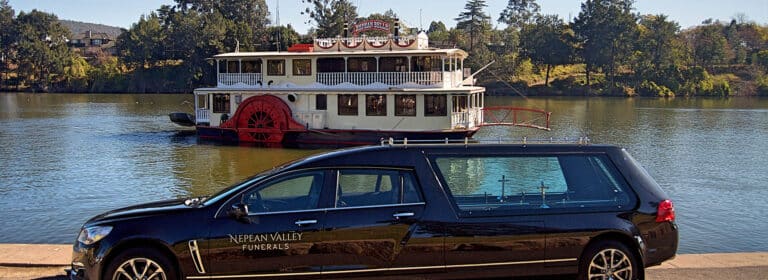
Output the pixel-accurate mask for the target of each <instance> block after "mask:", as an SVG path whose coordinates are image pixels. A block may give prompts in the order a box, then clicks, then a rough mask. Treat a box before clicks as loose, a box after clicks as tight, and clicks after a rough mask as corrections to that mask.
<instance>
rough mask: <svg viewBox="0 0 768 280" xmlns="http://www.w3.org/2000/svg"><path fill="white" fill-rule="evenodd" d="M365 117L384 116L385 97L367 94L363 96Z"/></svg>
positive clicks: (385, 112)
mask: <svg viewBox="0 0 768 280" xmlns="http://www.w3.org/2000/svg"><path fill="white" fill-rule="evenodd" d="M365 115H366V116H386V115H387V96H386V95H383V94H368V95H366V96H365Z"/></svg>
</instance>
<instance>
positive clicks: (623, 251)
mask: <svg viewBox="0 0 768 280" xmlns="http://www.w3.org/2000/svg"><path fill="white" fill-rule="evenodd" d="M642 269H643V268H642V267H641V266H640V264H639V262H638V260H637V257H636V255H635V254H633V253H632V251H631V250H630V249H629V248H628V247H627V246H626V245H624V244H622V243H620V242H617V241H613V240H604V241H600V242H597V243H595V244H593V245H591V246H589V248H587V250H585V251H584V254H583V255H582V258H581V260H580V261H579V279H580V280H595V279H600V280H637V279H642V276H641V275H643V273H642Z"/></svg>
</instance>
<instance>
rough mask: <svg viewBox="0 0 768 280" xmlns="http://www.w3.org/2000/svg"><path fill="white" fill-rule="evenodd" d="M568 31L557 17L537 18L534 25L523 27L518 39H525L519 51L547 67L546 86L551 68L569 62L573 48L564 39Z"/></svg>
mask: <svg viewBox="0 0 768 280" xmlns="http://www.w3.org/2000/svg"><path fill="white" fill-rule="evenodd" d="M568 31H569V30H568V28H567V26H566V25H565V23H564V22H563V20H562V19H560V18H559V17H558V16H557V15H546V16H538V17H536V19H535V21H534V23H532V24H528V25H524V26H523V29H522V31H521V34H520V37H523V38H526V39H525V40H522V41H521V49H522V50H523V52H524V54H525V55H526V56H527V57H529V58H530V59H531V60H532V61H534V62H536V63H538V64H544V65H546V66H547V70H546V71H547V73H546V77H545V79H544V84H545V85H546V86H549V73H550V71H551V68H552V66H553V65H562V64H566V63H569V62H570V61H571V53H572V52H573V48H572V46H571V45H570V44H568V42H567V41H566V40H565V38H564V36H566V33H567V32H568Z"/></svg>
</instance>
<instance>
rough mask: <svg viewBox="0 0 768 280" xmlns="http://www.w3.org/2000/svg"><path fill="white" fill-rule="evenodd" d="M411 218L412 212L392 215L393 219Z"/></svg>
mask: <svg viewBox="0 0 768 280" xmlns="http://www.w3.org/2000/svg"><path fill="white" fill-rule="evenodd" d="M413 216H414V214H413V212H399V213H395V214H392V217H395V219H400V218H407V217H413Z"/></svg>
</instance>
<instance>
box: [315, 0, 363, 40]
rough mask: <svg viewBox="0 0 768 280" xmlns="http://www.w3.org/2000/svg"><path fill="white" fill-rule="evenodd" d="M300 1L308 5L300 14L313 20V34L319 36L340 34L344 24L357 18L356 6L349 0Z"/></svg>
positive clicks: (330, 36) (326, 36) (327, 36)
mask: <svg viewBox="0 0 768 280" xmlns="http://www.w3.org/2000/svg"><path fill="white" fill-rule="evenodd" d="M301 1H302V2H303V3H307V4H308V5H309V6H310V7H307V8H306V9H305V10H304V11H303V12H302V14H303V15H307V16H308V17H309V20H308V22H312V21H314V22H315V24H316V28H315V35H316V36H317V37H320V38H332V37H336V36H337V35H342V32H343V29H344V24H345V23H347V24H348V23H352V22H354V20H355V19H357V7H356V6H355V5H353V4H352V2H350V1H349V0H301Z"/></svg>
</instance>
